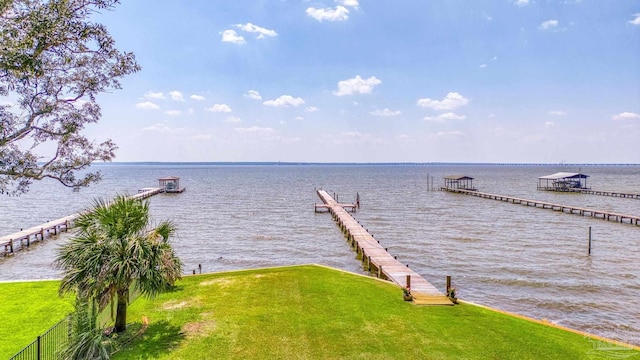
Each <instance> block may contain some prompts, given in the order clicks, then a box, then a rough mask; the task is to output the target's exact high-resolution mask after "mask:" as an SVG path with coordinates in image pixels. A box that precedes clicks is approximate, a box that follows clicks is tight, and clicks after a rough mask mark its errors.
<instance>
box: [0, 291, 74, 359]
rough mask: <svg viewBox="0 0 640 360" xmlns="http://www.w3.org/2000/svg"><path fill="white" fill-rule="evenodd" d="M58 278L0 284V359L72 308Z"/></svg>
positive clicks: (25, 343)
mask: <svg viewBox="0 0 640 360" xmlns="http://www.w3.org/2000/svg"><path fill="white" fill-rule="evenodd" d="M59 285H60V282H58V281H37V282H15V283H13V282H12V283H2V284H0V319H2V325H1V326H0V359H8V358H9V357H10V356H12V355H14V354H15V353H17V352H18V351H20V350H21V349H22V348H23V347H25V346H26V345H28V344H29V343H31V342H32V341H33V340H35V339H36V337H37V336H38V335H40V334H42V333H43V332H45V331H46V330H47V329H49V327H51V326H52V325H54V324H56V323H57V322H58V321H60V320H61V319H62V318H64V316H65V315H66V314H68V313H70V312H72V311H73V301H72V300H71V299H69V298H65V299H63V298H60V297H58V286H59Z"/></svg>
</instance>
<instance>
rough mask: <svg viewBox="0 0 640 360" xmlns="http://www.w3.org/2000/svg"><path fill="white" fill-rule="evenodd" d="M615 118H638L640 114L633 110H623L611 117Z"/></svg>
mask: <svg viewBox="0 0 640 360" xmlns="http://www.w3.org/2000/svg"><path fill="white" fill-rule="evenodd" d="M611 118H612V119H613V120H638V119H640V115H639V114H636V113H632V112H622V113H620V114H618V115H613V116H612V117H611Z"/></svg>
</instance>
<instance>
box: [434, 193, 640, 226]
mask: <svg viewBox="0 0 640 360" xmlns="http://www.w3.org/2000/svg"><path fill="white" fill-rule="evenodd" d="M440 190H442V191H449V192H453V193H458V194H465V195H472V196H477V197H481V198H485V199H492V200H499V201H504V202H510V203H513V204H521V205H527V206H532V207H537V208H541V209H551V210H554V211H561V212H563V213H567V214H575V215H582V216H590V217H593V218H597V219H604V220H608V221H615V222H619V223H623V224H631V225H640V216H636V215H627V214H620V213H614V212H610V211H603V210H594V209H587V208H581V207H577V206H571V205H562V204H554V203H549V202H544V201H538V200H529V199H521V198H517V197H512V196H506V195H497V194H489V193H484V192H480V191H474V190H465V189H455V188H450V187H442V188H440Z"/></svg>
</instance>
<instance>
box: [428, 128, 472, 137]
mask: <svg viewBox="0 0 640 360" xmlns="http://www.w3.org/2000/svg"><path fill="white" fill-rule="evenodd" d="M431 136H432V137H436V138H445V139H450V138H461V137H466V136H467V134H465V133H463V132H462V131H458V130H456V131H439V132H437V133H435V134H431Z"/></svg>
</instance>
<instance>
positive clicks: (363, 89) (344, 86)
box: [333, 75, 382, 96]
mask: <svg viewBox="0 0 640 360" xmlns="http://www.w3.org/2000/svg"><path fill="white" fill-rule="evenodd" d="M380 84H382V81H380V80H379V79H378V78H376V77H375V76H371V77H370V78H368V79H363V78H361V77H360V75H357V76H356V77H354V78H353V79H347V80H342V81H338V91H334V92H333V93H334V94H335V95H337V96H344V95H353V94H369V93H371V91H373V87H374V86H376V85H380Z"/></svg>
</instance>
